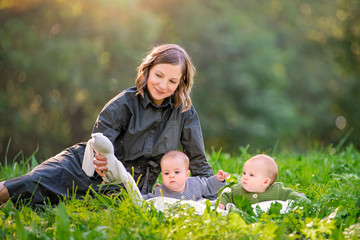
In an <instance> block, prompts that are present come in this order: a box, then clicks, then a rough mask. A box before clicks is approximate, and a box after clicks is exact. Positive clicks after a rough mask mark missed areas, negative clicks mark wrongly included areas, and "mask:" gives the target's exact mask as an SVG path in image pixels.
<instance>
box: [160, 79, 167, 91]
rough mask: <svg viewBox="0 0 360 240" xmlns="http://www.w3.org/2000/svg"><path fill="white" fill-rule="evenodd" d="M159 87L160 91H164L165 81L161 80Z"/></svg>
mask: <svg viewBox="0 0 360 240" xmlns="http://www.w3.org/2000/svg"><path fill="white" fill-rule="evenodd" d="M159 86H160V89H162V90H163V89H165V88H166V81H165V80H161V81H160V82H159Z"/></svg>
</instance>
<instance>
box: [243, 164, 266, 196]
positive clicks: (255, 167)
mask: <svg viewBox="0 0 360 240" xmlns="http://www.w3.org/2000/svg"><path fill="white" fill-rule="evenodd" d="M266 178H267V176H266V172H265V169H264V166H262V164H261V163H260V162H259V161H248V162H246V163H245V165H244V168H243V174H242V176H241V185H242V186H243V188H244V189H245V190H246V191H248V192H258V193H261V192H265V190H266V188H267V185H266V184H264V183H265V180H266Z"/></svg>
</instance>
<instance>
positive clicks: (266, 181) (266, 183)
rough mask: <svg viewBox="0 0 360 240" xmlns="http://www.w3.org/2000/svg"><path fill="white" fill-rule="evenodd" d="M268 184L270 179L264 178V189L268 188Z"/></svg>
mask: <svg viewBox="0 0 360 240" xmlns="http://www.w3.org/2000/svg"><path fill="white" fill-rule="evenodd" d="M270 183H271V179H270V178H265V180H264V183H263V184H264V185H265V186H266V187H268V186H270Z"/></svg>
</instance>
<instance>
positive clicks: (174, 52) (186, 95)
mask: <svg viewBox="0 0 360 240" xmlns="http://www.w3.org/2000/svg"><path fill="white" fill-rule="evenodd" d="M157 64H173V65H179V66H181V67H182V76H181V79H180V83H179V86H178V88H177V89H176V90H175V92H174V98H175V104H174V106H175V107H176V108H178V107H180V106H181V105H182V108H183V112H185V111H187V110H189V109H190V107H191V99H190V92H191V88H192V85H193V83H194V75H195V71H196V70H195V67H194V65H193V64H192V62H191V59H190V57H189V55H188V54H187V53H186V51H185V50H184V49H183V48H182V47H180V46H178V45H176V44H164V45H159V46H156V47H154V48H153V49H152V50H151V51H150V52H149V53H148V54H147V56H146V57H145V58H144V59H143V60H142V62H141V64H140V66H139V67H138V74H137V77H136V80H135V84H136V87H137V94H140V95H141V96H143V97H144V91H145V89H146V85H147V80H148V76H149V72H150V69H151V68H152V67H153V66H155V65H157Z"/></svg>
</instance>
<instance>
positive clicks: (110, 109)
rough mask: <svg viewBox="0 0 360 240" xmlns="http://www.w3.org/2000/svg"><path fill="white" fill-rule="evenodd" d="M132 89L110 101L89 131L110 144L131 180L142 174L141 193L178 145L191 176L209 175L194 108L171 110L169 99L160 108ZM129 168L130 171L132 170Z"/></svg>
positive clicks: (145, 94)
mask: <svg viewBox="0 0 360 240" xmlns="http://www.w3.org/2000/svg"><path fill="white" fill-rule="evenodd" d="M136 92H137V88H136V87H132V88H129V89H127V90H125V91H123V92H121V93H120V94H119V95H117V96H116V97H115V98H113V99H112V100H110V101H109V102H108V103H107V104H106V105H105V107H104V108H103V110H102V111H101V112H100V114H99V116H98V118H97V120H96V123H95V126H94V129H93V132H102V133H103V134H104V135H105V136H107V137H108V138H109V139H110V141H111V142H112V143H113V144H114V149H115V156H116V157H117V158H118V159H119V160H120V161H121V162H122V163H123V164H124V166H125V168H126V169H127V171H129V172H130V173H132V171H133V169H134V178H135V181H137V180H138V177H139V176H140V175H142V177H141V178H140V182H139V188H140V189H141V192H142V193H148V192H150V191H151V190H152V186H153V184H154V183H155V181H156V179H157V177H158V175H159V173H160V165H159V164H160V159H161V157H162V155H163V154H164V153H166V152H168V151H171V150H177V148H178V145H179V143H181V145H182V147H183V150H184V153H185V154H186V155H187V156H188V157H189V159H190V170H191V172H192V175H193V176H202V177H208V176H211V175H213V171H212V168H211V166H210V165H209V163H208V162H207V160H206V155H205V148H204V142H203V137H202V132H201V126H200V122H199V118H198V115H197V113H196V111H195V108H194V107H193V106H192V107H191V108H190V109H189V110H188V111H186V112H182V106H180V107H179V108H174V107H173V100H172V98H171V97H168V98H166V99H164V102H163V103H162V104H161V106H157V105H156V104H154V103H153V101H152V100H151V98H150V96H149V94H148V93H147V91H145V92H144V97H142V96H141V95H140V94H137V95H136ZM132 168H133V169H132Z"/></svg>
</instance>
